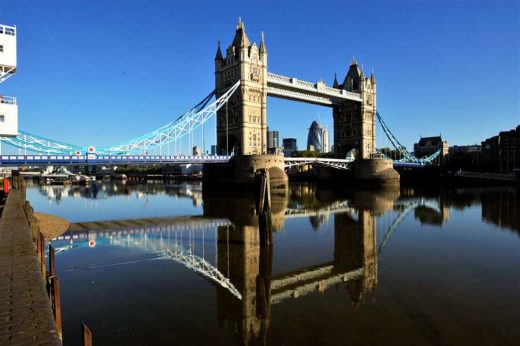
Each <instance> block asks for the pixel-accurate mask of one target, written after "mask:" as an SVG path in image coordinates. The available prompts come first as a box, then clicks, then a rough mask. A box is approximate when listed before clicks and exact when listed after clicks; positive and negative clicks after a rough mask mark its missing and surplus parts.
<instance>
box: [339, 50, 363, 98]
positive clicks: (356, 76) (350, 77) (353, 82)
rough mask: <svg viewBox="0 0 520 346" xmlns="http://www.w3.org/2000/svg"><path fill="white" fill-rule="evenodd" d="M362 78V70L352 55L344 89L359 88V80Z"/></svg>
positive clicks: (355, 89)
mask: <svg viewBox="0 0 520 346" xmlns="http://www.w3.org/2000/svg"><path fill="white" fill-rule="evenodd" d="M360 79H361V71H360V70H359V68H358V64H357V61H356V59H355V58H354V57H352V63H351V64H350V67H349V69H348V72H347V75H346V76H345V80H344V81H343V89H346V90H349V91H357V90H359V81H360Z"/></svg>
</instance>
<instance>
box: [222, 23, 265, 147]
mask: <svg viewBox="0 0 520 346" xmlns="http://www.w3.org/2000/svg"><path fill="white" fill-rule="evenodd" d="M217 57H218V51H217ZM215 61H216V63H215V92H216V97H217V98H218V97H220V96H221V95H222V94H224V93H225V92H226V91H227V90H228V89H229V88H230V87H231V86H232V85H234V84H235V83H236V82H237V81H238V80H240V91H237V92H236V93H235V95H234V96H233V97H232V98H231V99H230V100H229V101H228V104H227V106H226V107H222V108H221V109H220V110H219V111H218V112H217V151H218V152H219V153H220V154H225V153H226V151H229V153H232V152H233V153H234V154H236V155H253V154H265V153H266V152H267V114H266V104H267V49H266V46H265V42H264V38H263V35H262V40H261V44H260V48H259V47H258V46H257V44H256V43H254V42H253V43H252V44H251V42H250V41H249V38H248V37H247V34H246V28H245V24H244V22H242V19H241V18H239V20H238V24H237V26H236V31H235V37H234V38H233V41H232V43H231V44H230V45H229V47H228V48H227V50H226V56H225V57H224V56H223V57H222V61H220V60H219V61H218V62H217V58H215Z"/></svg>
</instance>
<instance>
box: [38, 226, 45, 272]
mask: <svg viewBox="0 0 520 346" xmlns="http://www.w3.org/2000/svg"><path fill="white" fill-rule="evenodd" d="M36 246H37V253H38V259H39V261H40V268H41V271H42V275H43V277H45V274H46V270H45V237H44V236H43V234H41V232H38V242H37V244H36Z"/></svg>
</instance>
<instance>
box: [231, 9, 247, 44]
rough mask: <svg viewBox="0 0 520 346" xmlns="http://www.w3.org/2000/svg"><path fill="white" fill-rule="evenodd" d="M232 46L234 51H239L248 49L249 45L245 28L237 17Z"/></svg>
mask: <svg viewBox="0 0 520 346" xmlns="http://www.w3.org/2000/svg"><path fill="white" fill-rule="evenodd" d="M231 45H232V46H234V47H235V50H236V51H239V50H240V48H249V46H250V45H251V43H250V42H249V39H248V38H247V35H246V27H245V25H244V23H243V22H242V18H240V17H238V24H237V30H236V32H235V38H234V39H233V43H231Z"/></svg>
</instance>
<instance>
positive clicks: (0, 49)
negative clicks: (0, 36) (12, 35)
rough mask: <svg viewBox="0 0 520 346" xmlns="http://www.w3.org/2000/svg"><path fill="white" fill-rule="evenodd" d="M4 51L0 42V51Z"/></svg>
mask: <svg viewBox="0 0 520 346" xmlns="http://www.w3.org/2000/svg"><path fill="white" fill-rule="evenodd" d="M3 52H4V46H3V45H1V44H0V53H3Z"/></svg>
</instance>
